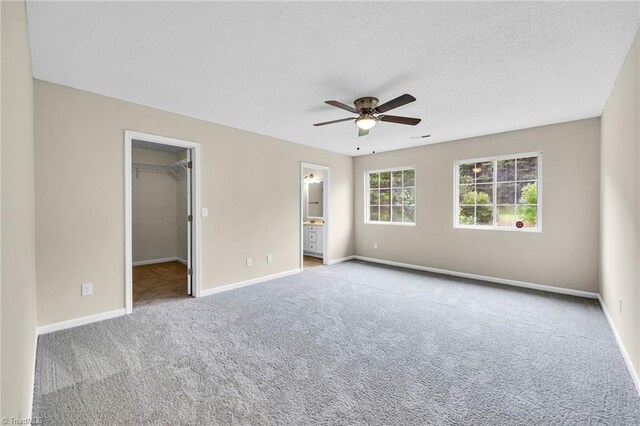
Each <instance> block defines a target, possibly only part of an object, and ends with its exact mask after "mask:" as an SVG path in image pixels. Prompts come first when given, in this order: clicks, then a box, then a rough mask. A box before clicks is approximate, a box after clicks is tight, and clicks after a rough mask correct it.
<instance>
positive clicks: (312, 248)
mask: <svg viewBox="0 0 640 426" xmlns="http://www.w3.org/2000/svg"><path fill="white" fill-rule="evenodd" d="M322 236H323V232H322V226H318V225H304V226H303V235H302V247H303V249H304V252H305V254H309V255H312V256H314V255H315V256H318V257H322V253H323V251H322V248H323V237H322Z"/></svg>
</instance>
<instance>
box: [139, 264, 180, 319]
mask: <svg viewBox="0 0 640 426" xmlns="http://www.w3.org/2000/svg"><path fill="white" fill-rule="evenodd" d="M188 297H189V295H188V294H187V266H186V265H184V264H183V263H180V262H165V263H155V264H153V265H141V266H136V267H134V268H133V306H134V308H135V307H141V306H146V305H151V304H157V303H164V302H167V301H169V300H173V299H185V298H188Z"/></svg>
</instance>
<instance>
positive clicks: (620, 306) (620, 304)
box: [618, 299, 622, 315]
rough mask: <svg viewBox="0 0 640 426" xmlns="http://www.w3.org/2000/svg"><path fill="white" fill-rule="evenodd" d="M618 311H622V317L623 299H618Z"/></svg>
mask: <svg viewBox="0 0 640 426" xmlns="http://www.w3.org/2000/svg"><path fill="white" fill-rule="evenodd" d="M618 310H619V311H620V315H622V299H618Z"/></svg>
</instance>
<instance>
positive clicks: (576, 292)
mask: <svg viewBox="0 0 640 426" xmlns="http://www.w3.org/2000/svg"><path fill="white" fill-rule="evenodd" d="M355 258H356V259H358V260H364V261H365V262H373V263H381V264H384V265H391V266H398V267H401V268H408V269H417V270H420V271H427V272H433V273H436V274H443V275H452V276H455V277H461V278H470V279H473V280H480V281H489V282H492V283H498V284H506V285H510V286H514V287H523V288H530V289H533V290H540V291H548V292H551V293H560V294H568V295H571V296H578V297H586V298H589V299H597V298H598V293H592V292H590V291H582V290H572V289H568V288H562V287H553V286H550V285H544V284H534V283H528V282H524V281H516V280H509V279H506V278H496V277H488V276H486V275H477V274H469V273H467V272H456V271H449V270H447V269H439V268H431V267H429V266H420V265H412V264H410V263H401V262H394V261H392V260H384V259H377V258H374V257H365V256H355Z"/></svg>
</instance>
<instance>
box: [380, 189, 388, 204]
mask: <svg viewBox="0 0 640 426" xmlns="http://www.w3.org/2000/svg"><path fill="white" fill-rule="evenodd" d="M389 204H391V194H390V190H389V189H381V190H380V205H386V206H388V205H389Z"/></svg>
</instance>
